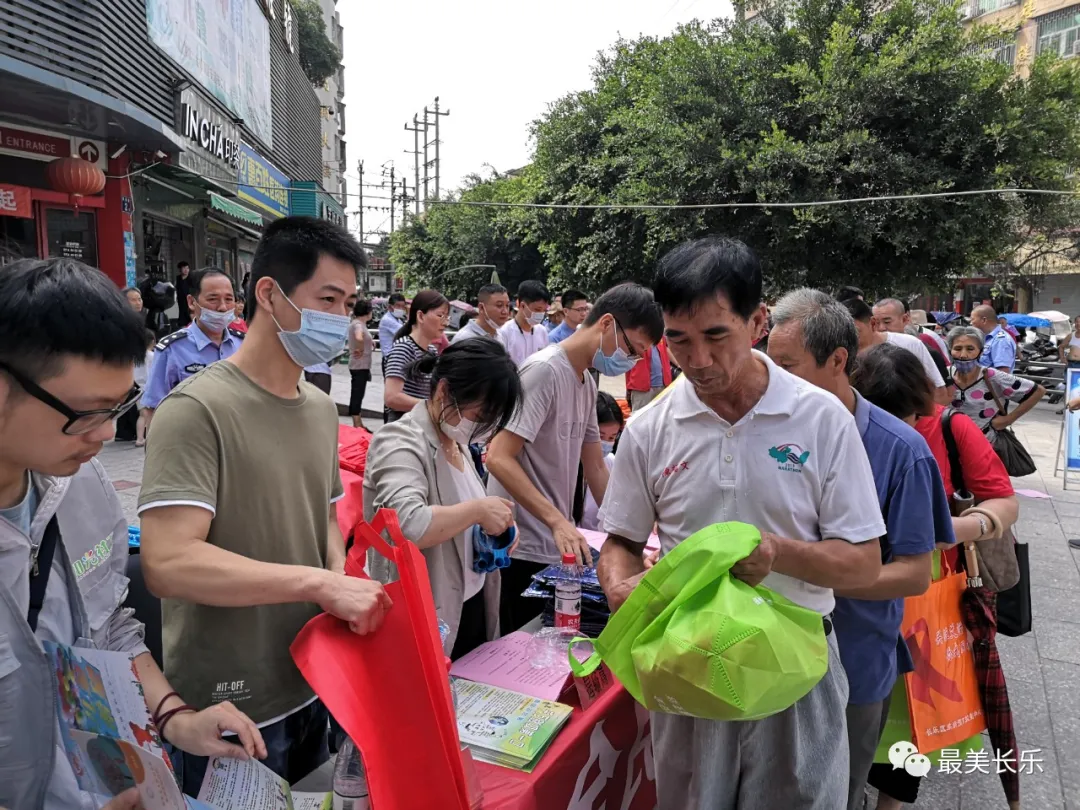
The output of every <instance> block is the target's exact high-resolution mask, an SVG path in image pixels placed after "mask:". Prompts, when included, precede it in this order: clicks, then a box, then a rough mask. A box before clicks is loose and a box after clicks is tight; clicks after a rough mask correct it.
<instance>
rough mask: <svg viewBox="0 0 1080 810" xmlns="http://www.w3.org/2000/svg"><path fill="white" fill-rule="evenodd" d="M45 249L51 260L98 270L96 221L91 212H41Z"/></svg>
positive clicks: (64, 209) (67, 210) (50, 210)
mask: <svg viewBox="0 0 1080 810" xmlns="http://www.w3.org/2000/svg"><path fill="white" fill-rule="evenodd" d="M44 212H45V234H44V236H45V248H46V251H47V255H48V256H49V257H51V258H58V257H64V258H68V259H76V260H78V261H80V262H83V263H84V264H88V265H90V266H91V267H97V266H98V251H97V218H96V217H95V215H94V212H93V211H86V210H82V211H75V210H73V209H71V208H45V209H44Z"/></svg>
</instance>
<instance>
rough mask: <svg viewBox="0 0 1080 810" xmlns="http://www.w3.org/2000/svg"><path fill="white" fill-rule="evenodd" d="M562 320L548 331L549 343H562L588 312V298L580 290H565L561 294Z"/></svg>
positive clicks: (579, 324) (574, 330) (575, 329)
mask: <svg viewBox="0 0 1080 810" xmlns="http://www.w3.org/2000/svg"><path fill="white" fill-rule="evenodd" d="M562 313H563V321H562V323H560V324H559V325H558V326H556V327H555V328H554V329H552V330H551V331H550V332H548V340H549V341H550V342H551V343H562V342H563V341H564V340H566V339H567V338H568V337H570V336H571V335H572V334H574V332H576V331H577V328H578V327H579V326H581V324H582V322H583V321H584V320H585V316H586V315H588V314H589V299H588V298H587V297H586V295H585V293H583V292H582V291H581V290H567V291H566V292H564V293H563V294H562Z"/></svg>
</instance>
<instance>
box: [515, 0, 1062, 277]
mask: <svg viewBox="0 0 1080 810" xmlns="http://www.w3.org/2000/svg"><path fill="white" fill-rule="evenodd" d="M881 5H882V4H879V3H876V2H871V1H870V0H849V1H848V2H844V1H843V0H794V2H791V3H788V4H786V5H785V6H782V7H779V6H778V7H775V8H773V9H771V10H770V11H768V12H767V13H766V15H765V18H764V20H763V21H761V20H759V21H752V22H751V23H747V24H729V23H722V22H721V23H715V24H713V25H709V26H705V25H701V24H696V23H695V24H692V25H689V26H685V27H683V28H681V29H680V30H678V31H677V32H676V33H675V34H673V35H672V36H670V37H667V38H663V39H656V38H651V37H644V38H641V39H639V40H636V41H620V42H618V43H617V44H616V45H615V46H614V48H612V50H611V51H610V52H609V53H607V54H604V55H603V56H601V57H600V59H599V61H598V63H597V65H596V66H595V69H594V85H593V87H592V88H591V89H589V90H587V91H584V92H580V93H574V94H571V95H569V96H566V97H565V98H563V99H561V100H560V101H558V102H556V103H555V104H553V105H552V106H551V107H550V109H549V111H548V112H547V114H545V115H544V116H543V118H542V119H541V120H540V121H538V122H537V123H536V125H535V132H534V135H535V139H536V154H535V163H534V164H533V166H531V167H530V171H529V172H528V173H527V175H526V178H525V179H526V185H525V188H524V191H526V192H528V194H529V195H530V197H531V198H532V199H534V200H536V201H539V202H549V203H564V204H574V203H577V204H590V203H657V202H666V203H682V204H689V203H717V202H754V201H811V200H836V199H843V198H858V197H869V196H881V195H891V194H909V193H918V192H934V191H956V190H972V189H983V188H1002V187H1009V186H1020V187H1037V188H1056V189H1064V188H1072V187H1073V186H1072V182H1071V181H1070V180H1067V179H1066V175H1067V174H1068V171H1069V170H1070V169H1071V168H1072V167H1074V166H1077V165H1080V164H1078V163H1077V160H1080V127H1078V126H1077V124H1078V122H1080V72H1078V69H1077V66H1076V65H1075V64H1073V63H1071V62H1069V63H1062V62H1059V61H1056V60H1051V59H1050V58H1049V57H1039V59H1037V60H1036V62H1035V63H1034V64H1033V66H1032V69H1031V75H1030V78H1029V79H1027V80H1021V79H1019V78H1016V77H1014V76H1013V73H1012V69H1011V67H1009V66H1006V65H1002V64H999V63H997V62H995V61H993V60H991V59H988V58H986V57H985V56H983V55H981V54H980V48H981V47H982V46H984V45H985V43H987V42H989V41H990V40H991V39H993V38H994V37H995V36H1000V35H1001V32H1000V31H995V30H991V29H982V28H979V29H975V30H973V31H965V30H964V28H963V26H962V25H961V24H960V20H959V15H958V13H957V10H956V7H955V6H948V5H945V6H942V5H941V4H940V3H938V2H935V1H934V0H898V2H895V3H892V4H891V5H889V6H888V7H887V8H885V9H883V10H880V11H879V10H878V9H880V7H881ZM1064 205H1068V203H1063V202H1062V201H1061V200H1060V199H1056V198H1048V197H1028V196H1019V197H1018V198H1015V199H1013V198H1009V197H1002V196H1000V195H996V196H980V197H966V198H953V199H937V200H918V201H892V202H874V203H869V204H856V205H842V206H833V207H801V208H794V209H786V210H783V209H770V210H762V209H755V208H746V209H710V210H674V211H673V210H656V211H625V210H622V211H619V210H601V211H588V210H581V209H569V210H544V211H540V212H538V213H536V214H530V215H529V216H526V217H522V218H521V219H520V220H519V222H518V230H517V233H519V234H522V235H524V236H525V237H526V239H528V240H530V241H533V242H535V243H536V244H537V245H538V247H539V250H540V252H541V253H542V255H543V257H544V259H545V260H546V263H547V266H548V268H549V270H550V273H551V276H552V282H553V286H555V287H558V286H561V285H563V284H566V283H571V282H572V283H574V284H576V285H581V286H583V287H585V288H586V289H589V290H598V289H602V288H605V287H607V286H609V285H611V284H612V283H614V282H616V281H619V280H622V279H626V278H632V279H637V280H640V281H643V282H646V283H647V282H648V281H649V280H650V279H651V277H652V271H653V267H654V265H655V262H656V260H657V258H658V257H659V256H660V255H661V254H662V253H663V252H665V251H666V250H667V249H669V248H671V247H672V246H673V245H675V244H676V243H678V242H679V241H681V240H684V239H687V238H692V237H695V236H700V235H703V234H707V233H723V234H728V235H732V236H737V237H739V238H741V239H743V240H745V241H746V242H747V243H748V244H750V245H751V246H752V247H754V248H755V249H756V250H757V251H758V252H759V254H760V255H761V256H762V258H763V260H764V262H765V264H766V268H767V278H768V281H769V285H770V287H771V288H772V289H773V290H775V291H779V290H783V289H787V288H790V287H793V286H797V285H800V284H810V285H814V286H825V287H828V286H833V285H838V284H843V283H854V284H858V285H860V286H863V287H864V288H866V289H867V290H868V291H869V290H882V291H884V290H885V289H888V290H890V291H897V292H914V291H920V290H933V289H943V288H948V287H950V286H951V283H950V279H952V278H953V277H955V276H957V275H962V274H965V273H968V272H973V271H976V270H977V269H979V268H981V267H982V266H984V265H985V264H986V263H987V262H989V261H993V260H997V259H1000V258H1001V257H1002V256H1003V255H1004V254H1005V253H1006V252H1008V251H1009V250H1010V249H1012V248H1014V247H1015V243H1016V239H1017V234H1018V233H1019V231H1018V229H1017V225H1018V224H1019V223H1024V224H1028V225H1030V226H1032V227H1035V228H1038V223H1039V221H1040V220H1041V219H1042V220H1046V221H1059V220H1060V219H1061V212H1062V210H1063V206H1064Z"/></svg>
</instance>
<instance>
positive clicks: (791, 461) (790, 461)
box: [769, 444, 810, 473]
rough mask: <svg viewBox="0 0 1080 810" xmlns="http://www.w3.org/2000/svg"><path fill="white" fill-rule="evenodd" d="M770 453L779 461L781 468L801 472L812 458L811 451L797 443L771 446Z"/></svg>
mask: <svg viewBox="0 0 1080 810" xmlns="http://www.w3.org/2000/svg"><path fill="white" fill-rule="evenodd" d="M769 455H770V456H772V457H773V458H775V459H776V460H777V461H778V462H779V468H780V469H781V470H786V471H787V472H797V473H801V472H802V468H803V465H804V464H805V463H806V462H807V460H808V459H809V458H810V451H809V450H803V449H802V448H801V447H799V445H797V444H778V445H777V446H776V447H770V448H769Z"/></svg>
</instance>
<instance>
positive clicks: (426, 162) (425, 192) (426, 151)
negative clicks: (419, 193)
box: [424, 107, 431, 213]
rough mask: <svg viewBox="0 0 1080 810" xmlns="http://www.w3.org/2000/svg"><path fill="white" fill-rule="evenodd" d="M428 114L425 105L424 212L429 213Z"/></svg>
mask: <svg viewBox="0 0 1080 810" xmlns="http://www.w3.org/2000/svg"><path fill="white" fill-rule="evenodd" d="M428 115H429V113H428V108H427V107H424V213H427V204H428V200H429V199H431V195H430V194H429V193H428V166H430V165H431V163H430V162H429V161H428V146H429V145H430V143H429V142H428V126H429V125H430V122H429V121H428Z"/></svg>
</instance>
